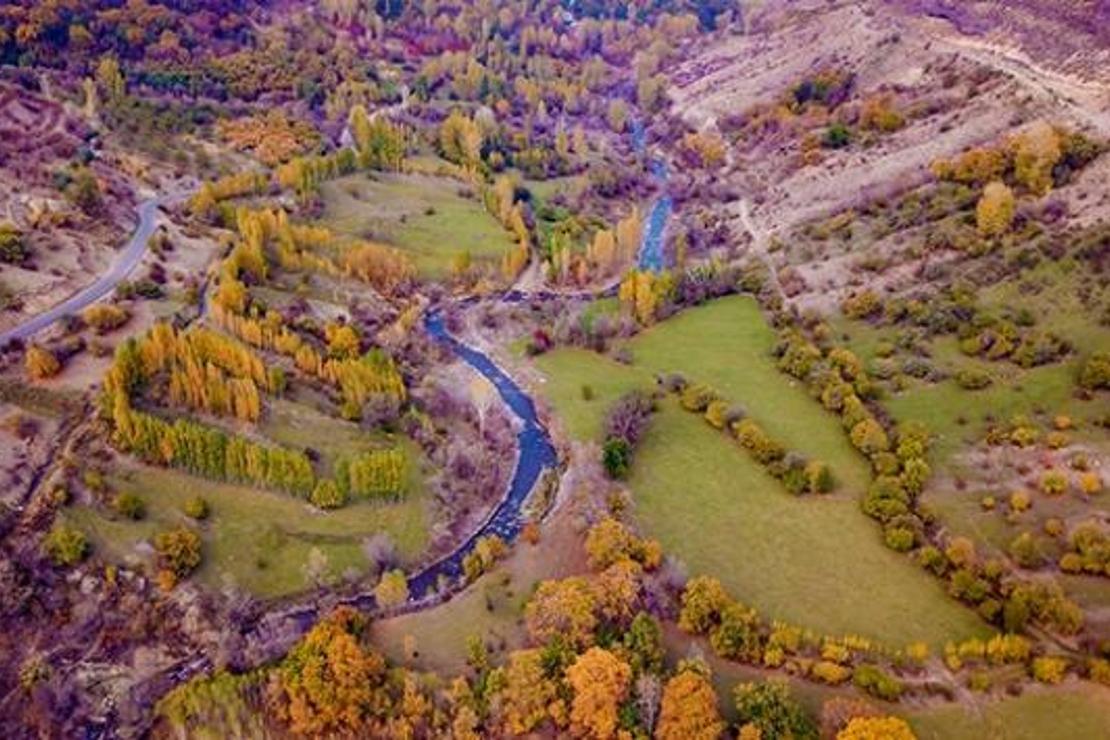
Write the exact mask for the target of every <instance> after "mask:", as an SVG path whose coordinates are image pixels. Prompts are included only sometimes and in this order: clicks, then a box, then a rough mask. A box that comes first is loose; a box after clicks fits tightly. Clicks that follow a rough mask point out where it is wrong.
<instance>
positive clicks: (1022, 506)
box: [1010, 491, 1033, 513]
mask: <svg viewBox="0 0 1110 740" xmlns="http://www.w3.org/2000/svg"><path fill="white" fill-rule="evenodd" d="M1032 505H1033V502H1032V500H1031V499H1030V497H1029V494H1028V493H1026V492H1025V491H1014V492H1013V493H1011V494H1010V509H1011V510H1012V511H1016V512H1018V513H1021V512H1023V511H1028V510H1029V507H1030V506H1032Z"/></svg>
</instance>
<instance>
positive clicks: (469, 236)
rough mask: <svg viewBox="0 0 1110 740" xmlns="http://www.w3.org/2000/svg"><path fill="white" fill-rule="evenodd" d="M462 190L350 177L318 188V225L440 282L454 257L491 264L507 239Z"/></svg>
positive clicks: (446, 183) (426, 180)
mask: <svg viewBox="0 0 1110 740" xmlns="http://www.w3.org/2000/svg"><path fill="white" fill-rule="evenodd" d="M464 187H465V186H464V185H462V184H461V183H459V182H456V181H455V180H451V179H448V178H443V177H434V176H431V175H392V174H378V175H375V176H374V177H373V178H371V177H368V176H366V175H361V174H360V175H350V176H348V177H343V178H339V179H337V180H333V181H331V182H327V183H324V185H323V186H322V189H321V190H322V195H323V199H324V215H323V217H322V219H321V222H322V223H323V224H324V225H325V226H327V227H329V228H330V229H332V230H333V231H334V232H336V233H337V234H340V235H343V236H347V237H352V238H356V239H370V240H373V241H380V242H385V243H388V244H392V245H394V246H396V247H399V248H401V249H403V250H405V251H407V252H408V253H409V254H410V255H411V256H412V259H413V262H414V263H415V264H416V267H417V269H418V270H419V271H420V272H421V274H423V275H426V276H429V277H442V276H444V275H446V274H448V273H449V271H450V269H451V262H452V260H453V259H454V257H455V256H456V255H459V254H462V253H464V252H469V253H470V256H471V259H472V260H473V261H474V262H475V263H481V262H496V261H497V260H500V259H501V256H502V255H503V254H504V253H505V250H506V249H507V248H508V247H510V246H512V239H511V237H510V236H509V234H508V232H506V231H505V230H504V229H503V228H502V227H501V225H500V224H498V223H497V221H496V220H495V219H494V218H493V217H492V216H491V215H489V214H488V213H487V212H486V210H485V208H484V207H483V205H482V204H481V202H480V201H479V200H478V199H477V197H474V196H471V197H464V196H462V195H460V191H461V189H462V188H464Z"/></svg>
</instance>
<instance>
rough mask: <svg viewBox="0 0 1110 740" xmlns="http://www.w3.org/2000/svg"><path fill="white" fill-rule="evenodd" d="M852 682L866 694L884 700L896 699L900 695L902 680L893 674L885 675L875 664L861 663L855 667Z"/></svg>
mask: <svg viewBox="0 0 1110 740" xmlns="http://www.w3.org/2000/svg"><path fill="white" fill-rule="evenodd" d="M852 683H854V684H855V685H856V686H857V687H859V688H860V689H862V690H864V691H866V692H867V693H868V694H871V695H872V696H874V697H876V698H879V699H883V700H885V701H898V699H899V697H901V696H902V691H903V686H902V682H901V681H899V680H898V679H896V678H894V677H893V676H889V675H887V674H886V673H884V672H883V671H882V670H881V669H880V668H879V667H877V666H873V665H861V666H859V667H857V668H856V671H855V675H854V676H853V678H852Z"/></svg>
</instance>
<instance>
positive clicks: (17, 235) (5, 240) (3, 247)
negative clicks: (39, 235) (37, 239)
mask: <svg viewBox="0 0 1110 740" xmlns="http://www.w3.org/2000/svg"><path fill="white" fill-rule="evenodd" d="M30 256H31V250H30V249H28V248H27V244H26V242H24V241H23V234H22V232H20V231H19V229H17V228H16V227H15V226H14V225H12V224H10V223H7V222H5V223H2V224H0V262H2V263H4V264H8V265H20V264H23V263H24V262H26V261H27V258H28V257H30Z"/></svg>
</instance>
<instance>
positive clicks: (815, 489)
mask: <svg viewBox="0 0 1110 740" xmlns="http://www.w3.org/2000/svg"><path fill="white" fill-rule="evenodd" d="M806 479H807V481H808V487H809V492H810V493H828V492H829V491H831V490H832V489H833V488H835V487H836V479H834V478H833V474H832V470H831V469H830V468H829V466H828V465H826V464H825V463H823V462H820V461H817V460H814V461H812V462H810V463H809V464H807V465H806Z"/></svg>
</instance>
